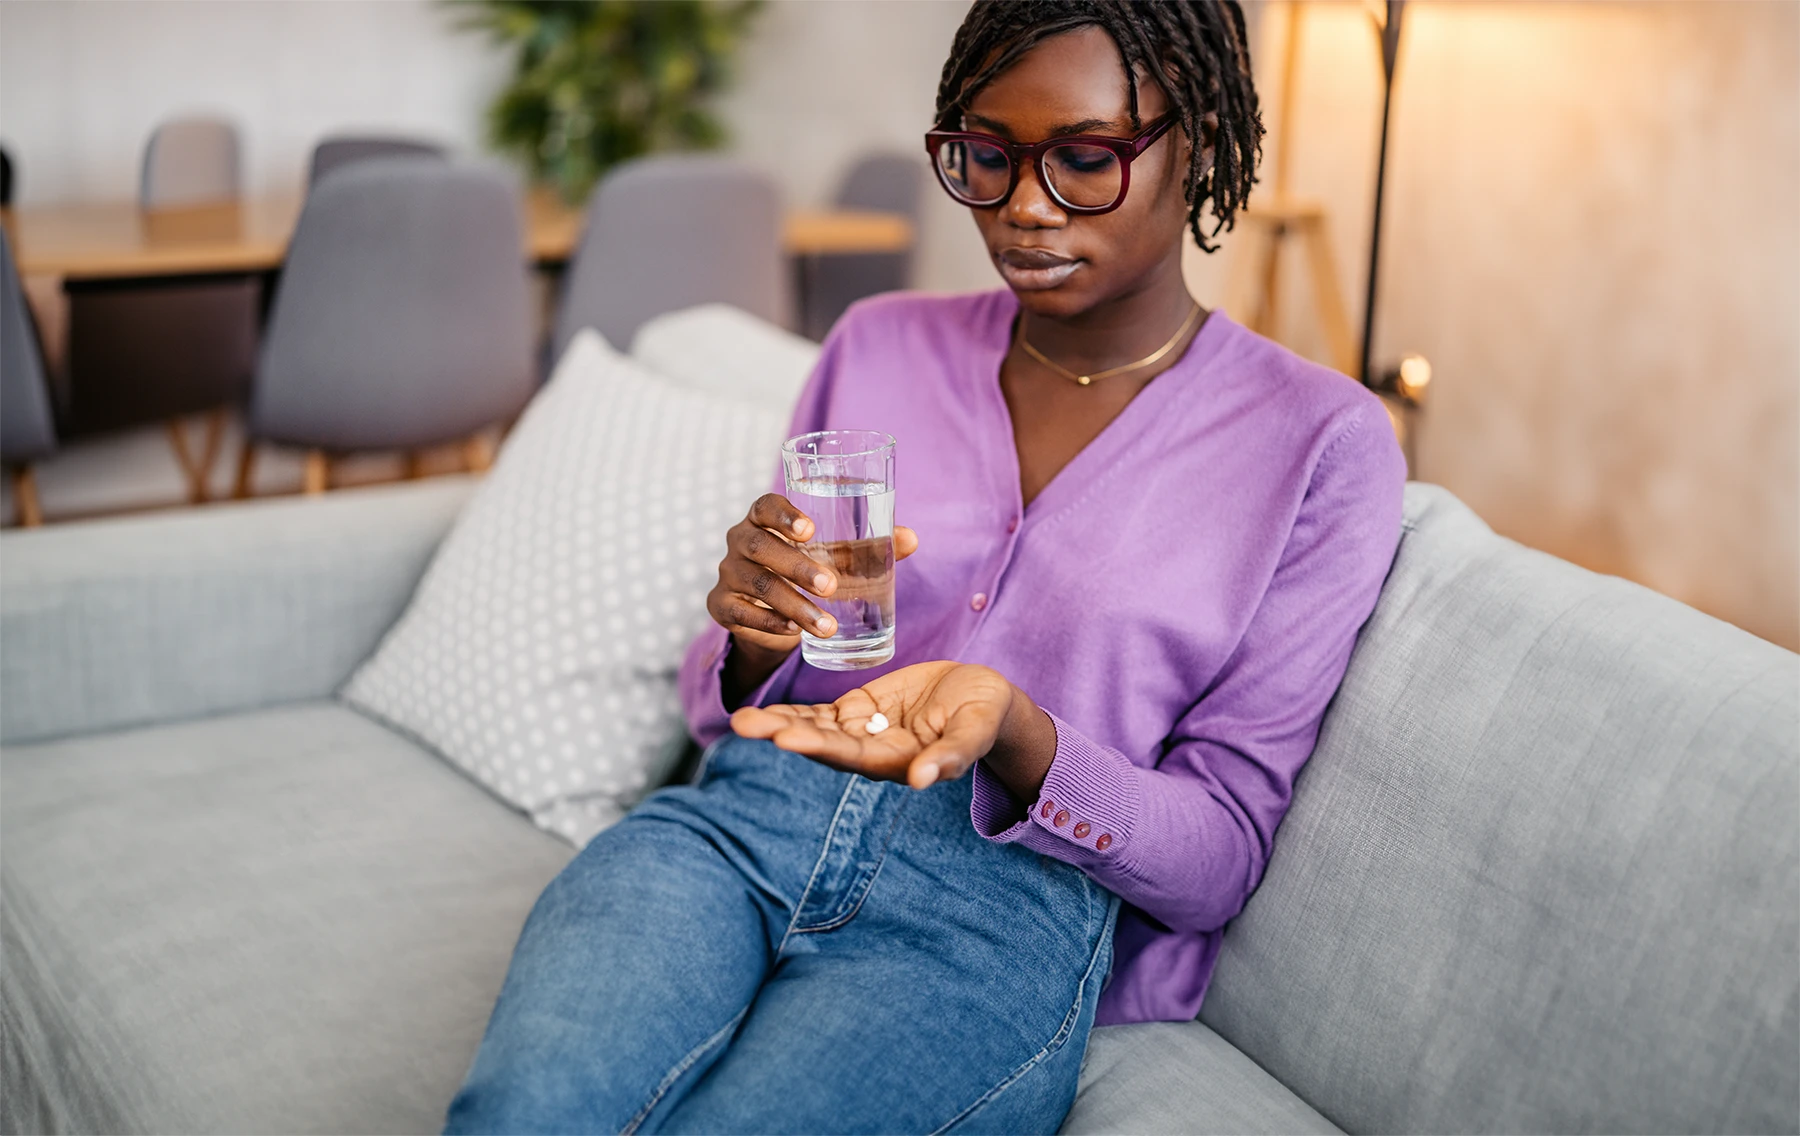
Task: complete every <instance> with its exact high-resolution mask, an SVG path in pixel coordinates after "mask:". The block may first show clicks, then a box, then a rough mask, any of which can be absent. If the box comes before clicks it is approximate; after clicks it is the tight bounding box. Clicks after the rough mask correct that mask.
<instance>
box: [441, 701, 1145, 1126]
mask: <svg viewBox="0 0 1800 1136" xmlns="http://www.w3.org/2000/svg"><path fill="white" fill-rule="evenodd" d="M969 792H970V783H969V779H968V778H966V777H965V778H963V779H961V780H959V781H952V782H948V783H944V784H939V785H936V786H933V787H932V788H930V789H928V790H926V791H925V792H923V793H919V792H915V791H913V790H911V789H909V788H906V787H905V786H901V785H895V784H888V783H877V782H873V781H868V780H865V779H864V778H861V777H855V776H851V775H849V774H845V773H838V772H835V771H833V770H830V769H827V768H825V767H824V766H821V765H817V764H815V763H813V762H811V761H809V760H807V759H806V758H803V757H797V756H795V755H793V754H789V753H784V752H782V751H781V750H778V749H776V748H775V747H774V746H773V745H772V744H770V743H768V742H763V741H749V740H746V739H742V738H737V737H734V736H729V735H728V736H727V737H726V738H724V739H722V740H721V741H719V742H718V743H716V744H715V745H714V746H713V747H712V748H711V749H710V750H709V751H708V752H707V754H706V757H705V760H704V762H703V764H702V766H701V769H700V773H699V775H698V776H697V777H696V779H695V783H694V784H693V785H691V786H685V787H681V788H671V789H664V790H662V791H660V792H658V793H656V794H655V795H653V796H651V797H650V798H649V799H648V800H646V801H645V802H644V803H643V804H642V805H640V806H639V807H638V808H637V809H636V810H635V811H633V812H632V813H631V815H630V816H628V817H626V818H625V820H623V821H621V822H620V823H618V824H617V825H614V826H613V827H612V828H610V829H608V830H607V831H605V832H603V833H601V834H600V835H599V836H598V837H596V838H595V839H594V840H593V842H592V843H590V844H589V845H588V846H587V848H586V849H585V850H583V851H582V853H581V854H580V855H579V856H577V857H576V858H575V859H574V860H573V861H572V862H571V863H570V864H569V866H568V867H567V868H566V869H564V871H563V872H562V874H561V875H559V876H558V877H557V878H556V879H555V880H554V881H552V882H551V884H550V886H549V887H548V888H546V889H545V890H544V894H543V896H542V897H541V898H540V899H539V900H538V902H537V906H536V908H535V909H533V911H532V913H531V918H530V919H529V920H527V922H526V924H525V929H524V931H523V933H522V934H521V935H520V937H519V945H518V947H517V949H516V950H515V951H514V953H513V959H512V967H511V970H510V971H509V972H508V974H507V976H506V984H505V986H504V987H503V988H502V989H501V991H500V1000H499V1002H498V1004H496V1005H495V1007H494V1014H493V1017H492V1019H490V1021H489V1022H488V1028H487V1036H486V1037H485V1038H484V1039H483V1041H482V1043H481V1049H480V1051H479V1052H477V1054H476V1055H475V1062H474V1066H473V1068H471V1069H470V1071H469V1077H468V1080H467V1081H466V1082H465V1083H464V1085H463V1088H462V1091H461V1092H460V1093H458V1094H457V1096H456V1099H455V1100H454V1101H453V1102H452V1103H451V1105H450V1113H449V1119H448V1126H447V1129H446V1130H447V1131H450V1132H589V1131H596V1132H597V1131H607V1132H657V1131H669V1132H813V1133H823V1132H949V1131H956V1132H1054V1131H1056V1129H1057V1127H1058V1126H1059V1125H1060V1124H1061V1123H1062V1120H1063V1117H1064V1115H1065V1114H1066V1113H1067V1112H1068V1110H1069V1106H1070V1104H1071V1103H1072V1102H1073V1101H1074V1099H1075V1086H1076V1080H1077V1077H1078V1075H1079V1073H1080V1069H1081V1059H1082V1055H1083V1053H1084V1051H1085V1050H1086V1048H1087V1038H1088V1031H1089V1029H1090V1028H1091V1027H1092V1025H1093V1021H1094V1007H1095V1004H1096V1002H1097V1001H1098V1000H1099V996H1100V988H1101V986H1102V985H1104V983H1105V981H1106V978H1107V973H1108V969H1109V967H1110V966H1111V961H1112V930H1113V923H1114V920H1115V918H1116V917H1117V913H1118V906H1119V904H1118V900H1117V899H1116V898H1115V897H1114V896H1113V895H1112V893H1111V892H1108V891H1107V890H1105V889H1104V888H1102V887H1101V886H1100V885H1099V884H1096V883H1094V882H1093V881H1091V880H1090V879H1088V877H1087V876H1086V875H1084V874H1083V873H1082V872H1081V871H1080V870H1078V869H1076V868H1073V867H1071V866H1069V865H1067V864H1064V863H1062V862H1060V861H1058V860H1053V859H1050V858H1049V857H1044V856H1039V855H1038V854H1037V853H1035V852H1032V851H1030V850H1028V849H1025V848H1023V847H1020V846H1018V845H996V844H991V843H989V842H987V841H985V840H983V839H982V838H981V837H980V836H978V835H977V834H976V833H975V831H974V829H973V827H972V826H971V825H970V823H969Z"/></svg>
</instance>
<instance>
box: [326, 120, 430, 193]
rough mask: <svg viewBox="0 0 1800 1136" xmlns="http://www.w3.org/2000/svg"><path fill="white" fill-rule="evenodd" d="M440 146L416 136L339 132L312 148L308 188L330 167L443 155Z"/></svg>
mask: <svg viewBox="0 0 1800 1136" xmlns="http://www.w3.org/2000/svg"><path fill="white" fill-rule="evenodd" d="M444 156H445V155H444V148H443V147H442V146H439V145H437V144H436V143H434V142H426V141H424V140H422V139H418V138H400V137H389V136H382V135H374V134H339V135H336V136H334V137H331V138H326V139H324V140H322V141H321V142H320V143H319V144H318V145H317V146H314V147H313V152H312V162H311V163H310V165H309V166H308V168H307V172H306V186H307V188H308V189H309V190H310V189H311V188H312V187H313V186H315V185H318V184H319V179H320V178H322V177H324V176H325V175H326V174H328V173H330V172H332V171H333V170H337V169H342V168H343V167H345V166H347V165H350V164H351V163H352V162H360V161H363V160H365V159H368V158H405V157H416V158H443V157H444Z"/></svg>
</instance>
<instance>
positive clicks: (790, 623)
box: [788, 619, 800, 631]
mask: <svg viewBox="0 0 1800 1136" xmlns="http://www.w3.org/2000/svg"><path fill="white" fill-rule="evenodd" d="M788 630H789V631H798V630H800V625H799V624H798V623H795V622H794V621H793V620H791V619H790V620H788Z"/></svg>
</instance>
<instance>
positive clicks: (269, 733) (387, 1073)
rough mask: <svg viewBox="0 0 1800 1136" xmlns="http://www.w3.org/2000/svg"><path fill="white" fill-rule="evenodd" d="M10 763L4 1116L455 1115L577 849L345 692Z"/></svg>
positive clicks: (235, 1119) (348, 1128) (100, 1122)
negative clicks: (450, 1109) (538, 908)
mask: <svg viewBox="0 0 1800 1136" xmlns="http://www.w3.org/2000/svg"><path fill="white" fill-rule="evenodd" d="M4 762H5V795H4V798H3V800H0V863H3V865H4V867H3V872H4V884H3V886H0V900H3V903H4V911H3V913H4V920H3V923H4V932H5V959H6V965H5V967H4V972H3V974H4V977H3V984H0V1007H3V1011H4V1018H3V1025H4V1031H3V1032H4V1034H5V1040H4V1049H5V1054H4V1067H3V1071H4V1081H3V1082H0V1099H3V1100H4V1102H5V1103H4V1105H3V1106H0V1131H9V1132H19V1131H149V1132H323V1131H336V1132H424V1131H437V1130H438V1129H439V1128H440V1127H441V1125H442V1121H443V1110H444V1107H445V1106H446V1105H447V1104H448V1103H449V1100H450V1097H451V1096H452V1095H453V1094H454V1093H455V1091H456V1088H457V1085H458V1084H459V1083H460V1082H461V1079H462V1076H463V1074H464V1073H465V1072H466V1070H467V1067H468V1062H469V1060H470V1059H471V1058H472V1057H473V1055H474V1052H475V1046H476V1044H477V1043H478V1042H479V1040H480V1037H481V1031H482V1029H483V1028H484V1027H485V1025H486V1022H487V1015H488V1011H489V1010H490V1009H491V1008H492V1005H493V1000H494V997H495V995H496V994H497V992H498V991H499V987H500V981H501V978H502V977H503V976H504V974H505V969H506V963H507V959H508V957H509V956H510V953H511V950H512V946H513V942H514V939H515V938H516V936H517V935H518V931H519V927H520V926H521V925H522V924H523V922H524V919H525V915H526V913H527V911H529V909H530V907H531V904H532V902H533V901H534V900H535V899H536V897H537V894H538V892H539V891H540V890H541V889H542V888H543V886H544V884H545V883H547V882H548V881H549V879H550V878H551V877H552V876H553V875H554V874H555V873H556V872H557V870H558V869H559V868H560V867H561V866H562V865H563V863H564V862H565V860H566V859H567V858H568V856H569V855H570V852H569V849H568V846H567V845H565V844H563V843H561V842H559V841H557V840H554V839H552V838H551V837H549V836H547V835H545V834H544V833H542V832H539V831H538V830H536V829H534V828H532V827H531V826H530V825H529V824H526V823H524V822H523V821H522V820H521V819H520V818H519V817H518V815H517V814H515V813H513V812H511V811H509V810H508V809H507V808H506V807H505V806H503V805H501V804H500V803H498V802H497V801H495V800H493V799H492V798H490V797H489V796H488V795H487V794H486V793H484V792H483V791H482V790H481V789H479V788H478V787H476V786H475V785H473V784H471V783H470V782H468V781H466V780H464V779H463V778H462V777H460V776H459V775H457V774H456V773H455V772H454V771H452V770H451V769H450V768H449V767H447V766H445V765H444V764H443V763H442V762H441V761H438V760H437V759H436V758H434V757H432V756H430V755H429V754H427V753H425V752H423V751H422V750H419V749H417V748H415V747H414V746H413V745H411V744H410V743H408V742H406V741H404V740H402V739H401V738H399V737H397V736H395V735H394V734H392V733H390V732H388V731H387V730H385V729H383V728H381V727H380V726H377V725H375V724H374V723H372V722H370V721H368V720H367V719H365V718H363V717H361V716H360V715H357V714H355V713H353V712H351V711H349V710H347V709H344V708H342V707H340V706H338V705H336V704H332V703H313V704H305V705H299V706H292V707H288V708H281V709H273V710H266V711H259V712H256V713H251V714H244V715H239V716H235V717H227V718H215V719H211V720H204V721H196V722H190V723H185V724H181V725H174V726H160V727H154V728H149V729H140V730H133V731H129V732H123V733H115V734H107V735H96V736H90V737H84V738H77V739H71V740H67V741H61V742H55V743H51V744H46V745H39V746H33V747H25V748H20V747H9V748H7V749H6V750H5V751H4Z"/></svg>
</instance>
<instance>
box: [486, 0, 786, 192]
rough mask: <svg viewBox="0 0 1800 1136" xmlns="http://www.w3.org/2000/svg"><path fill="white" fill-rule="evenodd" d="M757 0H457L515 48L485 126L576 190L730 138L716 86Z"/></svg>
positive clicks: (540, 171)
mask: <svg viewBox="0 0 1800 1136" xmlns="http://www.w3.org/2000/svg"><path fill="white" fill-rule="evenodd" d="M760 6H761V0H460V2H457V3H454V4H452V8H453V9H454V10H455V11H456V12H457V13H458V14H459V20H458V24H459V26H460V27H463V28H465V29H469V30H475V31H484V32H486V33H487V34H488V37H489V38H490V39H491V40H493V41H494V42H495V43H497V44H499V45H502V46H505V47H511V48H512V49H513V50H514V52H515V54H514V61H513V76H512V81H511V82H510V83H508V85H507V86H506V89H505V90H503V91H501V92H500V95H499V97H498V98H496V99H495V100H494V103H493V105H492V106H491V107H489V108H488V122H487V127H488V136H489V139H490V140H491V142H492V143H493V145H494V146H495V147H496V148H497V149H499V150H500V151H502V152H504V153H510V154H514V155H517V156H518V157H520V158H522V159H523V160H524V161H525V163H526V165H527V167H528V168H529V169H530V171H531V174H532V177H533V178H535V179H538V180H542V181H548V182H551V183H553V184H555V185H556V186H557V187H558V188H560V189H561V190H562V193H563V195H564V196H565V197H566V198H568V199H569V200H570V201H578V200H580V199H581V198H583V197H584V196H586V194H587V192H588V190H589V189H590V188H592V187H593V184H594V182H595V181H597V180H598V179H599V178H600V176H601V175H602V174H604V173H605V172H606V171H607V169H609V168H610V167H612V166H614V165H617V164H618V163H620V162H622V161H625V160H626V159H628V158H634V157H637V156H638V155H640V154H646V153H649V152H651V151H653V150H678V149H698V148H704V147H710V146H717V145H719V144H720V143H721V142H723V141H724V138H725V131H724V127H723V126H721V125H720V123H719V121H718V119H717V118H715V117H714V116H713V115H712V113H711V112H710V109H709V107H708V98H709V96H711V95H713V94H715V93H717V92H718V91H719V90H721V89H722V88H723V87H724V85H725V83H726V81H727V80H728V78H729V68H728V64H729V62H730V59H731V56H732V54H733V52H734V51H735V50H736V48H737V45H738V41H739V40H740V39H741V38H742V35H743V33H744V31H745V29H746V28H747V27H748V25H749V22H750V18H751V16H752V15H753V14H754V13H755V11H756V9H757V8H758V7H760Z"/></svg>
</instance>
